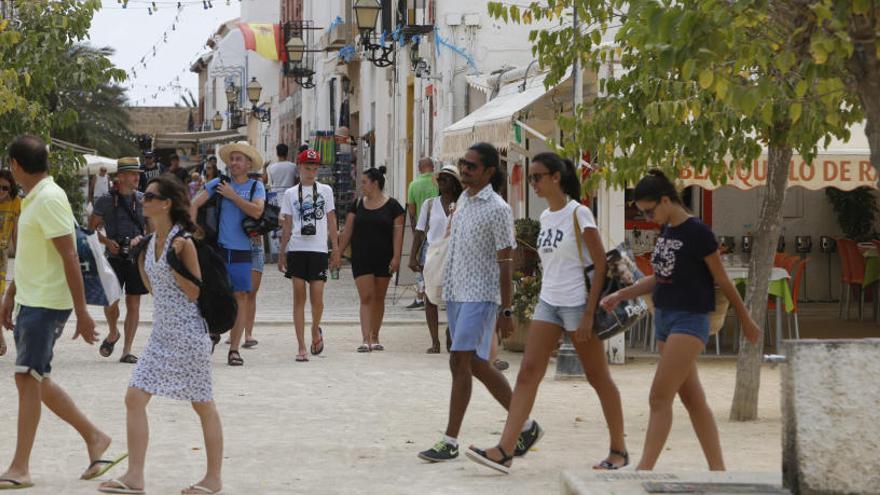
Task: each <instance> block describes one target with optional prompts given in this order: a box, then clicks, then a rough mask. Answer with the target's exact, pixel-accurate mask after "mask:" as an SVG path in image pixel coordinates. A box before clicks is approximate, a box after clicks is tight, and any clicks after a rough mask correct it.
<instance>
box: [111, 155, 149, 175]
mask: <svg viewBox="0 0 880 495" xmlns="http://www.w3.org/2000/svg"><path fill="white" fill-rule="evenodd" d="M119 172H138V173H140V172H143V170H141V166H140V162H138V159H137V158H135V157H132V156H126V157H122V158H120V159H119V160H116V173H119Z"/></svg>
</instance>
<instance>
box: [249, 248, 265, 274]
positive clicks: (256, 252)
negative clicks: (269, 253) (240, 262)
mask: <svg viewBox="0 0 880 495" xmlns="http://www.w3.org/2000/svg"><path fill="white" fill-rule="evenodd" d="M265 264H266V255H265V253H264V252H263V243H262V242H261V243H259V244H251V270H253V271H255V272H260V273H263V266H264V265H265Z"/></svg>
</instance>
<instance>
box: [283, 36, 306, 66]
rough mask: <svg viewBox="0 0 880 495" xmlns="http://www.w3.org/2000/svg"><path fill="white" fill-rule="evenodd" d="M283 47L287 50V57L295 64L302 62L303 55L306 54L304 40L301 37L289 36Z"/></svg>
mask: <svg viewBox="0 0 880 495" xmlns="http://www.w3.org/2000/svg"><path fill="white" fill-rule="evenodd" d="M284 48H285V49H286V50H287V59H288V60H289V61H290V62H293V63H295V64H298V63H300V62H302V60H303V57H304V56H305V54H306V42H305V41H303V39H302V37H300V36H293V37H291V38H290V39H289V40H288V41H287V44H286V45H285V46H284Z"/></svg>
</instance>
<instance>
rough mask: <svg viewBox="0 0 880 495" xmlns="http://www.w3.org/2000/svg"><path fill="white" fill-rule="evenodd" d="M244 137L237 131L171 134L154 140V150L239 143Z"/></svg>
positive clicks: (159, 135) (159, 136) (162, 135)
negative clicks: (190, 145)
mask: <svg viewBox="0 0 880 495" xmlns="http://www.w3.org/2000/svg"><path fill="white" fill-rule="evenodd" d="M242 136H244V134H241V133H239V132H238V131H237V130H235V129H231V130H225V131H205V132H171V133H168V134H158V135H156V137H155V138H153V147H154V148H176V147H178V146H180V145H182V144H194V145H199V144H216V143H228V142H230V141H238V140H240V139H241V138H242Z"/></svg>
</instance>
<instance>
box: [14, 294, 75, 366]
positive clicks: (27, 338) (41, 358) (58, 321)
mask: <svg viewBox="0 0 880 495" xmlns="http://www.w3.org/2000/svg"><path fill="white" fill-rule="evenodd" d="M71 311H72V310H69V309H61V310H59V309H47V308H32V307H30V306H21V307H19V310H18V316H17V317H16V319H15V331H14V332H13V337H14V339H15V349H16V353H17V354H16V357H15V372H16V373H29V374H30V375H31V376H33V377H34V378H36V379H37V380H42V379H43V378H46V377H48V376H49V373H51V372H52V348H53V347H54V346H55V341H56V340H58V337H60V336H61V332H62V331H63V330H64V324H65V323H67V319H68V318H69V317H70V313H71Z"/></svg>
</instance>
